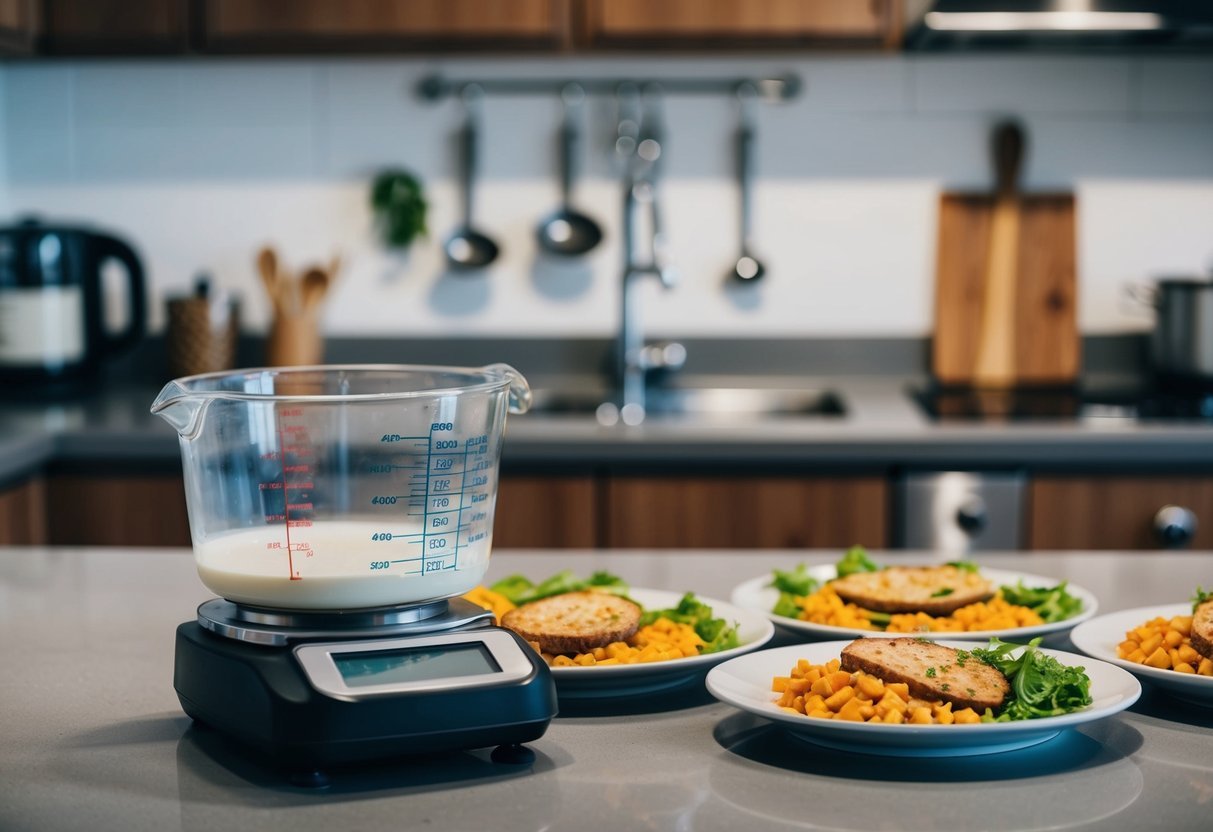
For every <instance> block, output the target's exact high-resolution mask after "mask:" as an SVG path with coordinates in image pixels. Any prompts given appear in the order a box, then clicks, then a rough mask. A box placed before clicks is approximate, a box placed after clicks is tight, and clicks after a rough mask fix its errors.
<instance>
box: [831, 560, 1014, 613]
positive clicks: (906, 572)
mask: <svg viewBox="0 0 1213 832" xmlns="http://www.w3.org/2000/svg"><path fill="white" fill-rule="evenodd" d="M829 585H830V588H831V589H833V590H834V591H835V592H837V593H838V596H839V597H840V598H842V600H844V601H849V602H850V603H852V604H858V605H859V606H861V607H863V608H864V609H866V610H875V611H877V612H892V613H896V612H925V613H926V614H927V615H949V614H951V613H953V612H955V611H956V610H958V609H960V608H961V607H964V606H968V605H969V604H975V603H977V602H978V601H987V600H989V599H990V598H992V597H993V596H994V586H993V585H992V584H991V583H990V582H989V581H987V580H986V579H985V578H983V577H982V576H981V575H979V574H977V573H976V572H969V571H966V570H964V569H958V568H956V567H955V566H890V567H889V568H888V569H881V570H880V571H879V572H859V573H856V574H854V575H848V576H847V577H845V578H839V579H837V580H834V581H830V584H829Z"/></svg>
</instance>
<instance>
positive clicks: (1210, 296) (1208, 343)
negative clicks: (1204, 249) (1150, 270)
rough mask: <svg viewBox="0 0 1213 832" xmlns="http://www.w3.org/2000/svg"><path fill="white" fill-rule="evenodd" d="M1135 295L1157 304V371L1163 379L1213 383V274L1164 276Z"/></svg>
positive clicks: (1153, 352)
mask: <svg viewBox="0 0 1213 832" xmlns="http://www.w3.org/2000/svg"><path fill="white" fill-rule="evenodd" d="M1134 296H1135V297H1137V298H1138V299H1139V300H1141V301H1142V302H1143V303H1146V304H1147V305H1149V306H1152V307H1153V308H1154V315H1155V318H1154V331H1153V333H1152V334H1151V336H1150V359H1151V362H1152V364H1153V366H1154V371H1155V373H1157V374H1158V375H1159V377H1160V378H1162V379H1164V380H1172V381H1179V382H1197V383H1206V384H1213V278H1204V279H1201V278H1183V277H1173V278H1165V279H1163V280H1159V281H1158V282H1157V283H1155V284H1154V286H1153V287H1151V288H1150V289H1147V290H1144V291H1140V290H1139V291H1135V292H1134Z"/></svg>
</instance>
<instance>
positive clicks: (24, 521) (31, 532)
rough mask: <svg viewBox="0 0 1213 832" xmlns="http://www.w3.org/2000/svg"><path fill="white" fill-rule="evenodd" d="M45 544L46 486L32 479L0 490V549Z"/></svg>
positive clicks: (35, 478)
mask: <svg viewBox="0 0 1213 832" xmlns="http://www.w3.org/2000/svg"><path fill="white" fill-rule="evenodd" d="M44 543H46V483H45V482H44V481H43V479H42V477H32V478H30V479H28V480H26V481H25V482H23V483H20V484H18V485H14V486H12V487H10V488H6V489H4V490H0V546H41V545H42V544H44Z"/></svg>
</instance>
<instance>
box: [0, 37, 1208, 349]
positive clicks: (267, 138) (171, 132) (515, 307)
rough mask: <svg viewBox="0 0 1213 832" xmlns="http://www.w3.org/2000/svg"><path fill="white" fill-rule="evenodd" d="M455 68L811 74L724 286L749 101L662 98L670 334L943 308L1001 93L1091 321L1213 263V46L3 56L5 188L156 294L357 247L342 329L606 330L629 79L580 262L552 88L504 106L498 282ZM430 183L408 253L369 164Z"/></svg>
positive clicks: (601, 138) (767, 157)
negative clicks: (744, 282) (738, 283)
mask: <svg viewBox="0 0 1213 832" xmlns="http://www.w3.org/2000/svg"><path fill="white" fill-rule="evenodd" d="M436 69H441V70H442V71H444V72H446V73H448V74H450V75H452V76H458V77H469V76H502V75H517V76H522V75H528V76H529V75H540V76H545V77H562V76H564V75H578V76H586V75H610V76H618V75H630V76H662V75H668V76H687V75H699V74H708V73H710V74H725V75H730V76H731V75H733V74H738V73H752V74H767V73H771V72H781V71H786V70H793V71H796V72H798V73H800V74H801V75H802V77H803V79H804V81H805V83H806V85H807V90H806V92H805V94H804V95H803V97H802V98H801V99H800V100H798V101H796V102H794V103H792V104H788V105H781V106H777V107H762V108H760V112H759V124H758V129H759V143H758V157H759V161H758V167H759V177H760V178H759V182H758V188H757V194H756V200H755V209H756V223H757V226H756V227H757V233H756V243H757V248H758V250H759V252H760V254H761V255H762V257H763V258H764V260H765V261H766V262H767V265H768V277H767V279H766V281H765V282H764V284H763V285H762V286H761V287H759V290H758V291H757V292H738V291H733V290H729V289H726V287H725V285H724V282H723V279H722V276H723V274H724V271H725V270H726V268H727V267H728V266H729V264H730V263H731V258H732V257H733V256H734V253H735V250H736V246H737V242H736V219H735V218H736V197H735V191H734V187H733V184H732V182H731V179H730V178H729V177H730V171H731V170H732V162H731V155H730V137H731V130H732V128H733V124H734V108H733V107H732V105H731V103H730V102H728V101H724V100H718V99H703V98H698V99H693V98H674V97H671V98H669V99H668V100H667V101H666V117H667V121H668V136H667V139H668V140H667V151H668V155H667V160H668V164H667V166H666V168H665V178H664V183H663V189H664V190H663V198H664V211H665V214H666V218H667V223H668V225H669V228H670V233H671V237H672V243H673V253H674V257H675V259H676V260H677V262H678V264H679V266H680V268H681V272H682V275H683V282H682V284H681V285H680V286H679V287H678V288H677V289H675V290H673V291H670V292H661V291H659V290H658V289H657V288H656V287H655V286H653V287H649V288H648V289H646V292H647V293H648V294H649V295H651V297H648V298H646V300H647V301H648V307H649V308H648V310H647V312H648V328H649V329H650V330H651V331H652V332H653V333H654V334H666V335H682V336H691V335H746V336H766V335H771V336H803V337H812V336H817V335H923V334H926V333H927V332H929V330H930V328H931V318H932V283H933V269H934V262H933V259H934V243H935V211H936V200H937V198H938V194H939V192H940V190H941V189H943V188H982V187H986V186H988V183H989V181H990V172H989V167H990V166H989V161H988V158H987V152H986V144H987V134H988V129H989V126H990V124H991V123H992V122H993V120H995V119H996V118H997V117H999V116H1000V115H1004V114H1015V115H1018V116H1020V117H1022V118H1023V119H1024V120H1025V121H1026V123H1027V125H1028V129H1029V132H1030V139H1029V140H1030V144H1031V147H1030V157H1029V160H1028V169H1027V173H1026V184H1027V187H1029V188H1065V189H1073V190H1075V191H1076V192H1077V194H1078V200H1079V203H1078V204H1079V211H1080V214H1079V270H1080V322H1081V326H1082V328H1083V330H1084V331H1086V332H1088V333H1096V332H1113V331H1123V330H1126V329H1140V328H1144V327H1146V326H1147V325H1148V318H1146V317H1145V316H1142V315H1141V314H1139V313H1135V312H1134V311H1133V310H1131V309H1127V308H1126V307H1125V304H1124V303H1123V301H1122V300H1121V299H1120V290H1121V286H1122V285H1123V284H1124V283H1125V282H1127V281H1132V280H1141V279H1145V278H1148V277H1149V276H1151V275H1157V274H1159V273H1164V272H1172V273H1196V272H1197V271H1200V270H1202V269H1205V268H1207V267H1209V266H1210V265H1213V60H1208V59H1195V58H1154V57H1151V58H1132V59H1130V58H1040V57H1035V58H1032V57H992V56H963V57H961V56H939V57H820V58H813V59H804V58H787V59H784V58H779V57H773V58H769V59H762V60H758V59H753V58H747V59H739V58H693V59H679V60H675V59H647V60H644V61H640V62H638V61H635V60H629V59H617V60H607V59H597V60H575V59H544V60H511V61H505V60H495V61H490V60H458V61H434V60H362V59H358V60H354V59H323V60H322V59H316V60H290V61H270V60H249V61H229V60H224V61H205V62H204V61H162V62H161V61H140V62H137V63H136V62H129V63H128V62H86V61H78V62H67V63H37V64H8V65H6V66H4V67H2V68H0V117H2V118H3V123H2V129H0V159H2V160H3V165H2V166H0V211H4V212H6V213H5V216H4V219H11V218H12V217H13V216H15V215H16V214H17V213H18V212H26V211H33V212H37V213H40V214H42V215H44V216H46V217H47V218H51V219H56V220H64V219H70V220H84V221H88V222H90V223H93V224H95V225H98V226H102V227H105V228H108V229H111V230H115V231H118V232H120V233H122V234H123V235H125V236H127V237H128V238H129V239H131V240H133V241H134V242H135V243H136V245H137V246H138V248H139V249H140V251H141V252H142V253H143V255H144V258H145V260H146V264H147V266H148V268H149V271H150V274H151V278H152V283H153V292H154V297H153V309H154V310H155V317H154V320H153V326H156V327H158V326H160V325H161V323H162V319H163V315H162V312H161V309H162V304H161V301H162V299H163V297H164V295H166V294H172V293H174V292H179V291H181V290H183V289H184V288H185V287H186V286H188V285H189V282H190V280H191V278H192V276H193V275H194V273H195V272H197V271H198V270H200V269H207V270H210V271H211V272H212V273H213V274H214V275H215V278H216V280H217V281H218V282H219V283H221V284H223V285H226V286H230V287H232V288H234V289H237V290H239V291H240V292H241V293H242V294H243V296H244V299H245V307H246V318H247V320H248V321H249V322H250V324H251V326H252V327H253V328H260V327H262V326H263V325H264V323H265V320H266V314H267V311H266V304H265V302H264V298H263V296H262V294H261V290H260V287H259V284H258V282H257V280H256V277H255V274H254V270H253V266H252V263H253V256H254V252H255V251H256V249H257V247H258V246H260V245H261V244H262V243H264V242H271V241H272V242H273V243H274V244H275V245H277V246H278V247H279V249H280V251H281V252H282V253H283V255H284V257H285V258H286V260H287V261H288V262H290V263H291V264H295V265H300V264H303V263H304V262H306V261H308V260H309V259H315V258H327V257H328V256H329V255H330V254H332V253H334V252H340V253H341V254H342V256H343V257H344V259H345V262H346V263H347V264H348V267H347V270H346V272H345V274H344V275H343V277H342V280H341V282H340V284H339V286H338V287H337V289H336V291H335V294H334V296H333V298H332V302H331V305H330V307H329V309H328V311H327V314H326V328H327V331H328V332H329V333H330V334H341V335H360V334H367V335H370V334H374V335H436V334H442V333H452V332H460V333H480V334H505V335H510V334H519V335H521V334H542V335H608V334H610V333H611V332H613V331H614V327H615V322H616V318H617V309H616V306H617V300H616V295H617V284H618V279H619V277H618V271H619V269H618V266H619V260H620V252H619V250H618V245H617V241H618V233H617V231H618V226H619V217H618V213H619V205H620V201H621V200H620V190H619V184H618V181H617V179H616V177H615V176H614V173H613V171H612V166H611V164H610V158H609V154H608V149H607V148H608V141H609V139H610V138H611V134H612V131H613V129H614V123H613V120H612V108H611V103H610V102H609V101H599V100H595V101H594V102H592V104H591V108H590V110H591V111H590V113H589V124H588V134H589V135H588V141H587V156H588V158H587V159H586V167H587V171H586V174H587V179H586V180H584V181H583V182H582V184H581V185H580V187H579V188H578V191H577V202H578V203H579V204H580V206H581V207H583V208H584V209H585V210H587V211H589V212H590V213H592V214H594V215H595V216H597V217H598V218H599V219H600V220H601V221H602V222H603V223H604V224H605V225H606V227H607V230H608V238H607V241H606V243H605V244H604V245H603V246H602V247H601V249H600V250H599V251H597V252H595V253H594V254H593V256H592V257H590V258H588V259H587V260H586V261H585V262H584V263H574V264H571V265H569V264H554V263H551V262H547V261H544V260H542V259H538V258H537V257H536V252H535V247H534V244H533V242H532V233H533V228H534V225H535V224H536V222H537V220H538V219H539V218H540V217H541V216H542V215H543V214H544V213H546V212H547V211H548V210H550V209H551V208H552V207H553V205H554V203H555V201H556V183H555V178H554V171H553V158H552V153H551V151H552V142H553V134H554V130H555V127H556V123H557V118H558V109H557V106H556V104H555V102H554V101H548V100H546V99H523V98H509V99H506V98H492V99H489V100H488V101H487V103H486V117H485V135H484V136H483V150H484V152H483V156H484V159H483V165H482V170H483V187H482V188H481V191H480V195H479V198H478V210H477V213H478V219H479V223H478V224H480V225H482V226H484V228H485V229H487V230H488V231H489V232H490V233H491V234H492V235H494V236H495V237H497V238H498V240H499V242H500V243H501V244H502V246H503V250H504V255H503V257H502V258H501V259H500V260H499V261H498V263H497V264H496V265H495V266H494V268H493V269H492V270H491V271H490V272H489V273H487V274H486V275H484V276H483V277H479V278H464V277H452V276H449V275H447V274H445V273H444V269H443V267H442V259H441V250H440V243H441V240H442V238H443V237H444V236H445V235H446V233H447V232H448V231H449V230H450V228H451V227H452V225H453V223H454V222H455V219H456V216H457V211H458V204H457V192H456V190H455V189H454V184H455V183H454V181H453V180H452V168H453V154H452V150H451V147H450V138H451V133H452V131H453V130H454V129H455V128H456V127H457V125H458V123H459V120H460V112H459V109H458V107H457V106H456V105H455V104H453V103H445V104H440V105H430V104H426V103H422V102H420V101H418V100H416V99H415V98H414V97H413V95H412V86H413V84H414V82H415V81H416V80H417V79H418V78H420V77H421V76H422V75H424V74H426V73H427V72H430V71H434V70H436ZM387 165H404V166H406V167H410V168H412V169H414V170H416V171H417V172H418V173H420V174H421V175H422V176H423V177H424V179H425V180H426V184H427V187H428V191H429V195H430V197H431V200H432V215H431V221H430V228H431V234H430V237H429V239H428V240H426V241H424V242H423V243H422V244H421V245H419V246H417V247H416V248H415V249H414V251H413V252H412V253H411V254H410V255H409V256H408V257H404V258H402V257H398V256H394V255H389V254H386V253H385V252H384V251H383V250H382V249H380V248H379V247H378V245H377V244H376V242H375V241H374V239H373V238H372V236H371V234H370V215H369V212H368V209H367V207H366V203H367V187H368V182H369V179H370V177H371V176H372V175H373V173H374V172H375V171H376V170H377V169H379V168H381V167H384V166H387Z"/></svg>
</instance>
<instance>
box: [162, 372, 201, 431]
mask: <svg viewBox="0 0 1213 832" xmlns="http://www.w3.org/2000/svg"><path fill="white" fill-rule="evenodd" d="M207 401H209V397H208V396H206V395H202V394H199V393H197V392H190V391H189V390H188V389H187V388H186V387H185V386H184V385H182V384H181V383H180V382H177V381H170V382H169V383H168V384H166V385H164V389H163V390H161V391H160V395H158V396H157V397H156V400H155V401H154V402H152V413H154V414H156V415H157V416H159V417H160V418H161V419H163V420H164V421H166V422H168V423H169V424H170V425H172V426H173V428H174V429H176V431H177V433H178V434H180V435H181V436H182V437H183V438H185V439H190V438H192V437H193V436H195V435H196V434H197V432H198V428H199V426H200V425H201V424H202V411H203V410H204V409H205V405H206V403H207Z"/></svg>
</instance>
